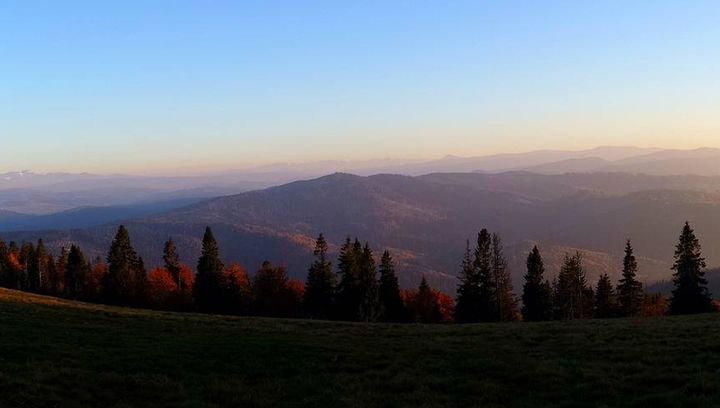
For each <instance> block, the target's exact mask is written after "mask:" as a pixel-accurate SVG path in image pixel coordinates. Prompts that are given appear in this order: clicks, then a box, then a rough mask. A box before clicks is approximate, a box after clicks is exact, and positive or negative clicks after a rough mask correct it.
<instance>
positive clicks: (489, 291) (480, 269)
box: [473, 229, 498, 322]
mask: <svg viewBox="0 0 720 408" xmlns="http://www.w3.org/2000/svg"><path fill="white" fill-rule="evenodd" d="M493 261H494V259H493V238H492V236H491V235H490V233H489V232H488V231H487V230H486V229H483V230H481V231H480V233H479V234H478V241H477V247H476V248H475V261H474V263H473V266H474V267H475V269H476V273H477V274H478V278H477V279H478V282H479V291H478V300H477V302H478V311H477V313H478V314H477V317H478V320H479V321H483V322H492V321H497V320H498V308H497V302H496V298H495V294H496V287H495V275H494V272H493Z"/></svg>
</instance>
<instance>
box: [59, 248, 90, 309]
mask: <svg viewBox="0 0 720 408" xmlns="http://www.w3.org/2000/svg"><path fill="white" fill-rule="evenodd" d="M89 272H90V266H89V264H88V262H87V259H86V258H85V254H83V253H82V251H81V250H80V248H79V247H78V246H77V245H72V246H71V247H70V252H69V253H68V258H67V269H66V271H65V297H67V298H69V299H80V298H81V295H82V293H83V283H84V281H85V277H86V276H87V275H88V273H89Z"/></svg>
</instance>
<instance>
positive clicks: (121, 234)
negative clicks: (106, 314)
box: [66, 225, 144, 306]
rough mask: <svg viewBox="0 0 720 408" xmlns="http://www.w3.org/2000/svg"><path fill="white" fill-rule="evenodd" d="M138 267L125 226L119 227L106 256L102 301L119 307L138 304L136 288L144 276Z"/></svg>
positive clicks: (136, 256) (136, 257)
mask: <svg viewBox="0 0 720 408" xmlns="http://www.w3.org/2000/svg"><path fill="white" fill-rule="evenodd" d="M140 266H141V265H140V259H139V258H138V255H137V252H135V249H134V248H133V246H132V243H131V242H130V234H129V233H128V230H127V229H126V228H125V226H124V225H121V226H120V227H119V228H118V231H117V234H116V235H115V239H114V240H113V242H112V244H111V245H110V251H109V252H108V256H107V274H106V275H105V279H104V282H103V299H104V301H105V302H107V303H109V304H113V305H120V306H129V305H136V304H138V303H139V300H140V299H139V298H138V297H139V294H138V287H139V285H140V284H141V282H142V281H143V274H144V271H143V270H141V269H140ZM66 281H67V280H66Z"/></svg>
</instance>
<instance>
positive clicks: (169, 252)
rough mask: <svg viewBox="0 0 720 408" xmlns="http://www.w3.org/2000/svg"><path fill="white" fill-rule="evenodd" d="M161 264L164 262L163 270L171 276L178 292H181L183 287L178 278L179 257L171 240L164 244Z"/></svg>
mask: <svg viewBox="0 0 720 408" xmlns="http://www.w3.org/2000/svg"><path fill="white" fill-rule="evenodd" d="M163 262H165V269H167V271H168V272H170V275H172V277H173V280H174V281H175V284H176V285H177V287H178V290H183V289H184V287H183V286H184V285H183V282H182V279H181V276H180V256H179V255H178V252H177V247H176V246H175V243H174V242H173V240H172V238H171V239H169V240H167V242H165V247H164V248H163Z"/></svg>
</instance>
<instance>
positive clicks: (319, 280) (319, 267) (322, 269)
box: [303, 234, 337, 319]
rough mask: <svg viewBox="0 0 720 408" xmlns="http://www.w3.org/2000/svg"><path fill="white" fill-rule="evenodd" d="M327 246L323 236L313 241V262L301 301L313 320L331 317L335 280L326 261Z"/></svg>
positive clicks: (329, 263)
mask: <svg viewBox="0 0 720 408" xmlns="http://www.w3.org/2000/svg"><path fill="white" fill-rule="evenodd" d="M327 253H328V244H327V241H325V237H324V236H323V234H320V236H318V238H317V240H316V241H315V250H314V251H313V254H314V255H315V261H314V262H313V264H312V265H311V266H310V269H309V270H308V275H307V280H306V282H305V292H304V295H303V301H304V304H305V310H306V311H307V313H308V315H309V316H310V317H312V318H315V319H328V318H330V317H331V313H332V311H333V305H334V302H335V290H336V286H337V279H336V277H335V274H334V273H333V271H332V263H331V262H330V260H329V259H328V254H327Z"/></svg>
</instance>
